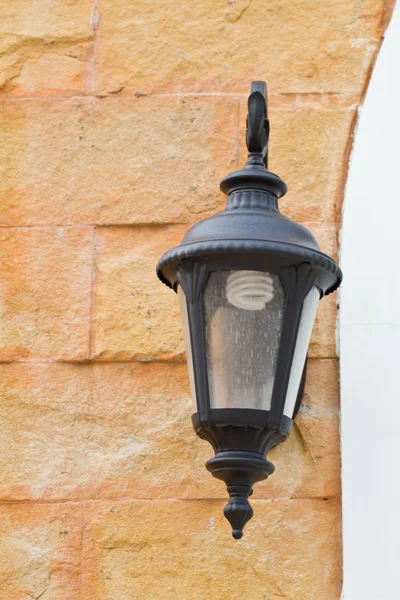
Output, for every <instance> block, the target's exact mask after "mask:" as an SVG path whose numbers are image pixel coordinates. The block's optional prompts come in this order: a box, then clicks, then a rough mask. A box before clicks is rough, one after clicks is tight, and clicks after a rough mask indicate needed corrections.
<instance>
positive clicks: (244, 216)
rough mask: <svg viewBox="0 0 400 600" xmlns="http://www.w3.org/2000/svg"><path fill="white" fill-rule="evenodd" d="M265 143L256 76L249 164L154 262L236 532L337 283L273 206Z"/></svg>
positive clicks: (275, 193)
mask: <svg viewBox="0 0 400 600" xmlns="http://www.w3.org/2000/svg"><path fill="white" fill-rule="evenodd" d="M268 139H269V121H268V114H267V92H266V84H265V83H264V82H260V81H255V82H253V83H252V86H251V93H250V96H249V99H248V115H247V130H246V144H247V148H248V160H247V163H246V165H245V166H244V168H243V169H241V170H240V171H235V172H234V173H231V174H230V175H228V176H227V177H225V178H224V179H223V180H222V182H221V186H220V187H221V190H222V191H223V192H224V193H225V194H226V195H227V196H228V198H227V204H226V208H225V210H224V211H222V212H220V213H218V214H216V215H214V216H213V217H211V218H209V219H205V220H203V221H200V222H199V223H197V224H195V225H194V226H193V227H192V228H191V229H190V230H189V232H188V233H187V234H186V236H185V237H184V239H183V241H182V243H181V244H180V245H179V246H177V247H176V248H172V249H171V250H168V252H166V253H165V254H164V256H163V257H162V258H161V259H160V261H159V263H158V265H157V274H158V277H159V278H160V279H161V281H162V282H163V283H165V284H166V285H168V286H169V287H171V288H172V289H173V290H174V291H175V292H177V294H178V299H179V304H180V311H181V316H182V324H183V334H184V341H185V347H186V355H187V364H188V370H189V378H190V385H191V393H192V397H193V401H194V407H195V408H194V410H195V412H194V414H193V416H192V421H193V427H194V430H195V432H196V433H197V435H198V436H199V437H200V438H202V439H205V440H207V441H208V442H209V443H210V444H211V445H212V447H213V449H214V451H215V456H214V458H212V459H211V460H209V461H208V462H207V464H206V467H207V469H208V470H209V471H210V472H211V474H212V475H213V476H214V477H216V478H218V479H221V480H222V481H224V482H225V484H226V486H227V490H228V493H229V497H230V499H229V502H228V504H227V505H226V506H225V509H224V514H225V517H226V518H227V519H228V521H229V522H230V524H231V526H232V535H233V537H234V538H235V539H240V538H241V537H242V535H243V528H244V526H245V524H246V523H247V521H248V520H249V519H251V517H252V516H253V509H252V507H251V506H250V504H249V502H248V498H249V496H250V495H251V494H252V491H253V485H254V484H255V483H256V482H257V481H261V480H263V479H266V478H267V477H268V476H269V475H271V473H273V471H274V466H273V464H272V463H271V462H269V461H268V460H266V454H267V452H268V451H269V450H270V449H271V448H273V447H274V446H276V445H277V444H279V443H280V442H283V441H284V440H286V438H287V437H288V435H289V433H290V431H291V429H292V426H293V419H294V417H295V416H296V413H297V411H298V409H299V406H300V403H301V398H302V393H303V386H304V378H305V367H306V358H307V350H308V345H309V342H310V337H311V331H312V327H313V323H314V319H315V315H316V311H317V305H318V301H319V300H320V298H322V296H324V295H326V294H329V293H331V292H333V291H334V290H336V289H337V288H338V287H339V285H340V283H341V279H342V274H341V271H340V269H339V267H338V266H337V264H336V263H335V262H334V261H333V260H332V259H331V258H330V257H329V256H327V255H326V254H323V253H322V252H321V251H320V249H319V246H318V244H317V242H316V240H315V238H314V236H313V235H312V234H311V233H310V231H308V230H307V229H306V228H305V227H303V226H301V225H299V224H297V223H294V222H293V221H291V220H290V219H289V218H287V217H285V216H283V215H282V214H281V213H280V212H279V208H278V199H279V198H281V197H282V196H284V194H286V192H287V186H286V184H285V183H284V182H283V181H282V179H281V178H280V177H278V176H277V175H275V174H274V173H271V172H270V171H268V170H267V166H268V165H267V157H268V153H267V150H268Z"/></svg>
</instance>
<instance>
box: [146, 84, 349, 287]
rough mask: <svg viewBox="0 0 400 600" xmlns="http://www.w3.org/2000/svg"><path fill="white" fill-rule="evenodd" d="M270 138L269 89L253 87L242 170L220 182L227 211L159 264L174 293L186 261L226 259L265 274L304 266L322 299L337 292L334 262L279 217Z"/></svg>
mask: <svg viewBox="0 0 400 600" xmlns="http://www.w3.org/2000/svg"><path fill="white" fill-rule="evenodd" d="M269 133H270V127H269V120H268V103H267V86H266V84H265V82H263V81H253V83H252V85H251V91H250V96H249V99H248V115H247V120H246V145H247V148H248V160H247V162H246V165H245V166H244V167H243V169H240V170H238V171H235V172H233V173H231V174H229V175H228V176H227V177H225V178H224V179H223V180H222V181H221V184H220V187H221V190H222V191H223V192H224V193H225V194H226V195H227V196H228V199H227V204H226V207H225V210H224V211H222V212H220V213H217V214H215V215H213V216H212V217H211V218H209V219H205V220H203V221H200V222H198V223H196V224H195V225H193V226H192V227H191V229H190V230H189V231H188V233H187V234H186V235H185V237H184V239H183V240H182V243H181V244H180V245H179V246H177V247H176V248H172V249H171V250H168V252H166V253H165V254H164V256H163V257H162V258H161V259H160V261H159V262H158V265H157V274H158V277H159V278H160V279H161V281H162V282H163V283H165V284H166V285H168V286H169V287H172V288H176V282H177V271H178V268H179V265H180V264H181V263H182V262H183V261H185V260H188V259H189V260H200V261H208V262H209V263H211V262H212V261H213V260H215V259H216V258H221V257H222V256H223V257H224V261H225V264H226V265H229V261H230V260H231V259H230V258H229V257H230V256H231V257H232V256H236V257H237V256H238V255H240V256H243V257H245V260H246V261H247V262H249V261H251V260H252V258H251V257H256V256H257V257H258V259H260V257H261V261H262V265H263V267H262V269H261V270H263V269H265V270H267V269H268V266H269V262H270V261H271V260H273V261H275V263H276V262H277V261H278V262H279V261H282V264H283V263H284V262H286V263H287V262H288V261H290V263H292V264H300V263H302V262H306V263H309V264H310V265H312V266H313V268H314V269H315V270H316V272H317V274H318V277H317V285H318V287H319V288H320V289H321V292H322V293H323V294H329V293H330V292H333V291H334V290H335V289H336V288H337V287H339V285H340V283H341V280H342V273H341V270H340V269H339V267H338V265H337V264H336V263H335V261H334V260H333V259H332V258H330V257H329V256H327V255H326V254H324V253H323V252H321V251H320V248H319V246H318V243H317V241H316V240H315V238H314V236H313V235H312V233H311V232H310V231H309V230H308V229H306V228H305V227H303V226H302V225H300V224H298V223H295V222H294V221H292V220H291V219H289V218H287V217H285V216H284V215H282V214H281V213H280V212H279V208H278V199H279V198H281V197H282V196H284V194H285V193H286V191H287V186H286V184H285V183H284V182H283V181H282V179H281V178H280V177H279V176H278V175H275V174H274V173H271V172H270V171H269V170H268V169H267V164H268V143H269ZM227 268H228V267H227ZM247 268H249V267H247Z"/></svg>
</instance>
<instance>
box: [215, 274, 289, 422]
mask: <svg viewBox="0 0 400 600" xmlns="http://www.w3.org/2000/svg"><path fill="white" fill-rule="evenodd" d="M283 308H284V293H283V289H282V285H281V283H280V280H279V277H278V276H277V275H274V274H270V273H265V272H261V271H217V272H214V273H211V275H210V277H209V279H208V282H207V285H206V288H205V291H204V310H205V326H206V352H207V368H208V381H209V391H210V406H211V408H252V409H258V410H270V408H271V397H272V390H273V386H274V378H275V370H276V362H277V356H278V350H279V342H280V337H281V329H282V320H283Z"/></svg>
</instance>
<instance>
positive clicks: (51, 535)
mask: <svg viewBox="0 0 400 600" xmlns="http://www.w3.org/2000/svg"><path fill="white" fill-rule="evenodd" d="M81 538H82V507H81V506H80V505H78V504H54V505H48V504H42V505H31V506H28V505H26V504H22V505H19V506H15V505H0V586H1V592H2V597H3V598H4V600H5V599H7V600H30V599H31V598H34V599H35V600H39V598H40V599H41V600H78V599H79V598H80V595H79V594H80V588H81V550H82V548H81V546H82V544H81Z"/></svg>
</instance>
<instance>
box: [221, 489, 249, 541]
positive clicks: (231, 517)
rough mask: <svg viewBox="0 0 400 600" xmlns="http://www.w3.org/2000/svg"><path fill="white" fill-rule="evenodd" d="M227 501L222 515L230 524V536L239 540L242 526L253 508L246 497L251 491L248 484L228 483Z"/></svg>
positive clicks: (241, 534) (241, 535)
mask: <svg viewBox="0 0 400 600" xmlns="http://www.w3.org/2000/svg"><path fill="white" fill-rule="evenodd" d="M227 489H228V493H229V502H228V504H227V505H226V506H225V508H224V515H225V517H226V518H227V519H228V521H229V523H230V524H231V526H232V537H233V538H234V539H235V540H240V539H241V538H242V537H243V528H244V526H245V525H246V523H247V521H250V519H251V518H252V516H253V509H252V508H251V505H250V504H249V501H248V497H249V496H251V494H252V493H253V490H252V488H251V487H250V486H249V485H228V486H227Z"/></svg>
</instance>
